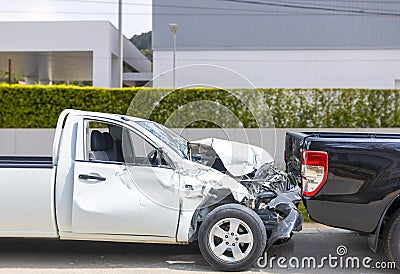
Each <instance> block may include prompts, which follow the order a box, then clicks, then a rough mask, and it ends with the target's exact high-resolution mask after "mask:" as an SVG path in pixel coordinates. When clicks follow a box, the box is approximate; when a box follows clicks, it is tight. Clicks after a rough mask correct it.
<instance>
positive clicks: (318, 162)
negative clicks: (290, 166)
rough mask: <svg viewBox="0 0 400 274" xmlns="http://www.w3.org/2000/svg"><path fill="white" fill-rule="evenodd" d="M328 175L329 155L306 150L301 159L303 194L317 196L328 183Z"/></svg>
mask: <svg viewBox="0 0 400 274" xmlns="http://www.w3.org/2000/svg"><path fill="white" fill-rule="evenodd" d="M327 175H328V153H326V152H324V151H308V150H304V151H303V155H302V159H301V178H302V193H303V195H304V196H308V197H310V196H313V195H315V194H316V193H317V192H318V191H319V190H320V189H321V187H322V186H323V185H324V183H325V181H326V177H327Z"/></svg>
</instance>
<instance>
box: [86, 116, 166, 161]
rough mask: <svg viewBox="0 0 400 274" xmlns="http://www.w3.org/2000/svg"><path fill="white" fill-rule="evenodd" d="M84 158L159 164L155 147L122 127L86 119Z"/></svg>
mask: <svg viewBox="0 0 400 274" xmlns="http://www.w3.org/2000/svg"><path fill="white" fill-rule="evenodd" d="M86 140H87V143H86V159H87V160H88V161H94V162H121V163H124V162H125V163H127V164H132V165H141V166H157V165H159V159H160V155H158V154H157V149H156V148H155V147H154V146H152V145H151V144H150V143H149V142H147V141H146V140H145V139H143V138H142V137H141V136H139V135H138V134H136V133H134V132H133V131H131V130H128V129H126V128H124V127H121V126H118V125H115V124H109V123H104V122H97V121H88V122H87V128H86Z"/></svg>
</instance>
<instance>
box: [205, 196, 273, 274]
mask: <svg viewBox="0 0 400 274" xmlns="http://www.w3.org/2000/svg"><path fill="white" fill-rule="evenodd" d="M219 229H222V230H219ZM248 230H250V232H249V231H248ZM232 231H236V232H232ZM218 233H224V234H222V235H221V234H220V235H221V237H219V236H216V235H215V234H218ZM232 233H234V235H233V234H232ZM251 241H252V242H251ZM216 242H217V243H218V242H220V243H219V244H217V245H215V243H216ZM266 242H267V234H266V231H265V226H264V224H263V222H262V220H261V218H260V217H259V216H258V215H257V214H256V213H255V212H254V211H253V210H251V209H249V208H247V207H245V206H242V205H238V204H226V205H222V206H219V207H217V208H215V209H214V210H212V211H211V212H210V213H209V214H208V215H207V217H206V219H205V220H204V222H203V223H202V224H201V225H200V228H199V237H198V243H199V248H200V252H201V254H202V255H203V257H204V259H205V260H206V261H207V262H208V263H209V264H211V265H213V266H215V267H216V268H217V269H219V270H224V271H241V270H246V269H248V268H249V267H251V266H252V265H253V264H254V263H255V262H256V261H257V259H258V258H260V256H261V255H262V253H263V251H264V249H265V245H266ZM222 244H223V245H224V246H221V247H222V248H219V252H217V253H220V252H221V251H222V250H224V251H223V253H222V254H221V255H219V256H218V255H216V253H215V252H214V251H216V250H217V249H218V247H220V245H222ZM213 250H214V251H213ZM234 251H235V252H234ZM238 252H239V253H238ZM239 255H240V256H239ZM241 256H243V258H241ZM238 258H241V259H238ZM232 260H233V261H232Z"/></svg>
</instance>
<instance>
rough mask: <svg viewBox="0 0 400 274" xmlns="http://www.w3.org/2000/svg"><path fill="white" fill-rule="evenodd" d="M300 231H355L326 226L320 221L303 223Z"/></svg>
mask: <svg viewBox="0 0 400 274" xmlns="http://www.w3.org/2000/svg"><path fill="white" fill-rule="evenodd" d="M300 233H307V234H308V233H354V232H353V231H350V230H346V229H340V228H335V227H330V226H326V225H323V224H318V223H303V229H302V230H301V231H300Z"/></svg>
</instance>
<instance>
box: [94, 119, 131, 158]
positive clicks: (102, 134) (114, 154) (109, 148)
mask: <svg viewBox="0 0 400 274" xmlns="http://www.w3.org/2000/svg"><path fill="white" fill-rule="evenodd" d="M122 132H123V128H122V127H120V126H116V125H113V124H108V123H103V122H96V121H88V122H87V128H86V159H87V160H89V161H96V162H124V155H123V152H122V147H121V143H122Z"/></svg>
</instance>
